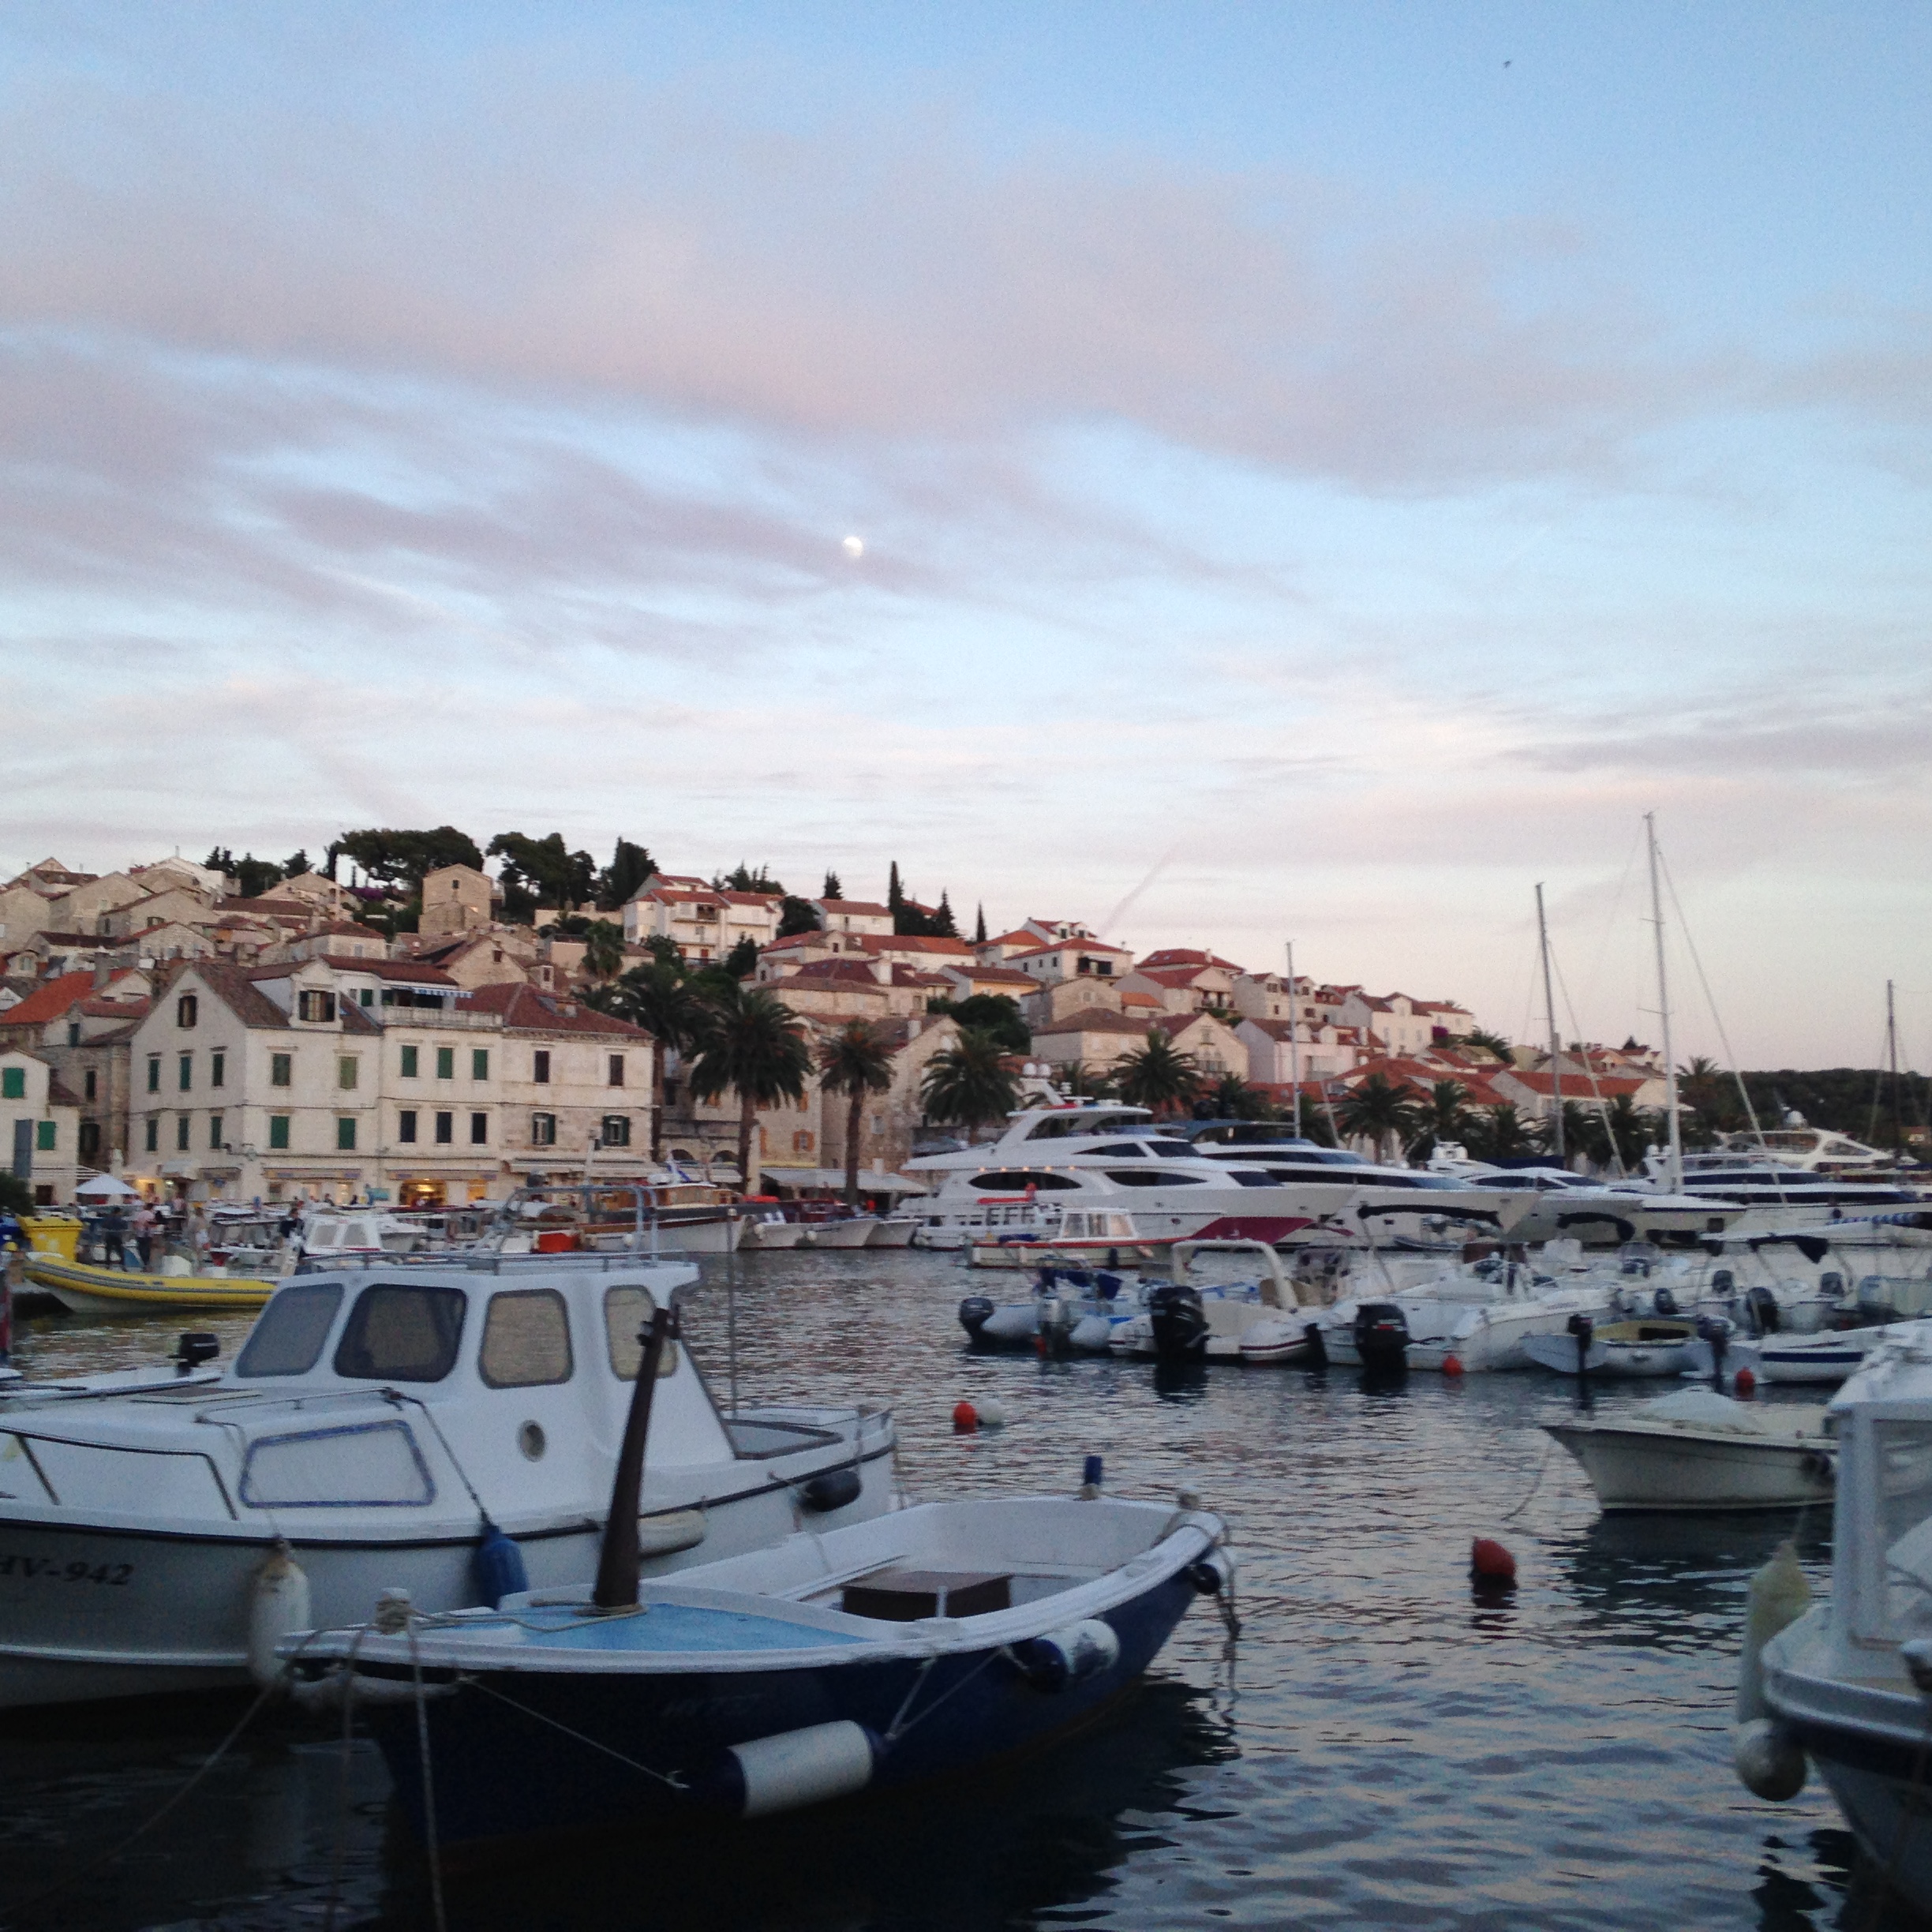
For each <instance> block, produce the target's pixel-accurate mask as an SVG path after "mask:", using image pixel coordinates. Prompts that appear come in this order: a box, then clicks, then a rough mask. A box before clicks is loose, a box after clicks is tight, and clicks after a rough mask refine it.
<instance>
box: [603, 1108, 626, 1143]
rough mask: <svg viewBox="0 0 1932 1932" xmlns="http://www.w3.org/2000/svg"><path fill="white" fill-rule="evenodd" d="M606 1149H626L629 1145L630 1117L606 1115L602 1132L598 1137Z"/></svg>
mask: <svg viewBox="0 0 1932 1932" xmlns="http://www.w3.org/2000/svg"><path fill="white" fill-rule="evenodd" d="M600 1137H601V1139H602V1140H603V1143H604V1144H605V1146H606V1147H607V1148H626V1147H628V1146H629V1145H630V1144H631V1116H630V1115H629V1114H605V1116H604V1131H603V1133H602V1135H601V1136H600Z"/></svg>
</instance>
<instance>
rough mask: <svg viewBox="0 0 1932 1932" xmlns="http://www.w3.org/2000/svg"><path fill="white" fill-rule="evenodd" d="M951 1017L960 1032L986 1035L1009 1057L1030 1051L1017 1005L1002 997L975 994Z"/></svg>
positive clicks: (1029, 1035) (1028, 1033)
mask: <svg viewBox="0 0 1932 1932" xmlns="http://www.w3.org/2000/svg"><path fill="white" fill-rule="evenodd" d="M953 1018H954V1019H955V1020H957V1021H958V1023H959V1024H960V1027H961V1028H971V1029H972V1031H973V1032H975V1033H990V1034H991V1035H993V1037H994V1039H997V1040H998V1041H999V1042H1000V1043H1001V1044H1002V1046H1004V1047H1005V1049H1006V1050H1007V1052H1009V1053H1016V1054H1024V1053H1030V1052H1032V1050H1033V1034H1032V1029H1031V1028H1029V1027H1028V1025H1027V1023H1026V1021H1025V1020H1024V1019H1023V1018H1021V1017H1020V1002H1018V1001H1017V1000H1016V999H1010V998H1008V997H1007V995H1006V994H1004V993H975V994H973V995H972V998H969V999H963V1000H961V1001H960V1002H959V1004H958V1005H956V1006H955V1007H954V1008H953Z"/></svg>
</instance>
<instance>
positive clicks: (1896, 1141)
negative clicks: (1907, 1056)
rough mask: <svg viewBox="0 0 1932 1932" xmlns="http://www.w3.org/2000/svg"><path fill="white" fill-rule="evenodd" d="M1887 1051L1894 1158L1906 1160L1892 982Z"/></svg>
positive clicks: (1887, 1002) (1887, 991)
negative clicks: (1889, 1062) (1900, 1106)
mask: <svg viewBox="0 0 1932 1932" xmlns="http://www.w3.org/2000/svg"><path fill="white" fill-rule="evenodd" d="M1885 1051H1886V1055H1887V1058H1889V1060H1890V1061H1891V1065H1892V1158H1893V1159H1894V1160H1895V1161H1899V1160H1903V1159H1904V1158H1905V1125H1904V1118H1903V1116H1902V1115H1901V1114H1900V1111H1899V1071H1898V1009H1897V1007H1896V1005H1894V1004H1893V998H1892V982H1891V981H1890V980H1889V979H1888V980H1887V981H1886V982H1885Z"/></svg>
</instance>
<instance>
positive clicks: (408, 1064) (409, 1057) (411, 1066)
mask: <svg viewBox="0 0 1932 1932" xmlns="http://www.w3.org/2000/svg"><path fill="white" fill-rule="evenodd" d="M416 1058H417V1050H416V1049H415V1048H414V1047H404V1048H403V1049H402V1077H403V1078H404V1079H405V1080H414V1078H415V1077H416Z"/></svg>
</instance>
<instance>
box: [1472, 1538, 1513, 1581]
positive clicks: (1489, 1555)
mask: <svg viewBox="0 0 1932 1932" xmlns="http://www.w3.org/2000/svg"><path fill="white" fill-rule="evenodd" d="M1470 1575H1471V1576H1473V1577H1474V1578H1477V1580H1478V1581H1479V1582H1484V1583H1514V1582H1515V1581H1516V1559H1515V1557H1514V1556H1511V1554H1510V1553H1509V1552H1508V1551H1507V1550H1506V1549H1505V1548H1503V1545H1502V1544H1500V1543H1499V1542H1497V1541H1496V1540H1495V1538H1494V1537H1477V1539H1476V1540H1475V1541H1474V1542H1473V1543H1472V1544H1470Z"/></svg>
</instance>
